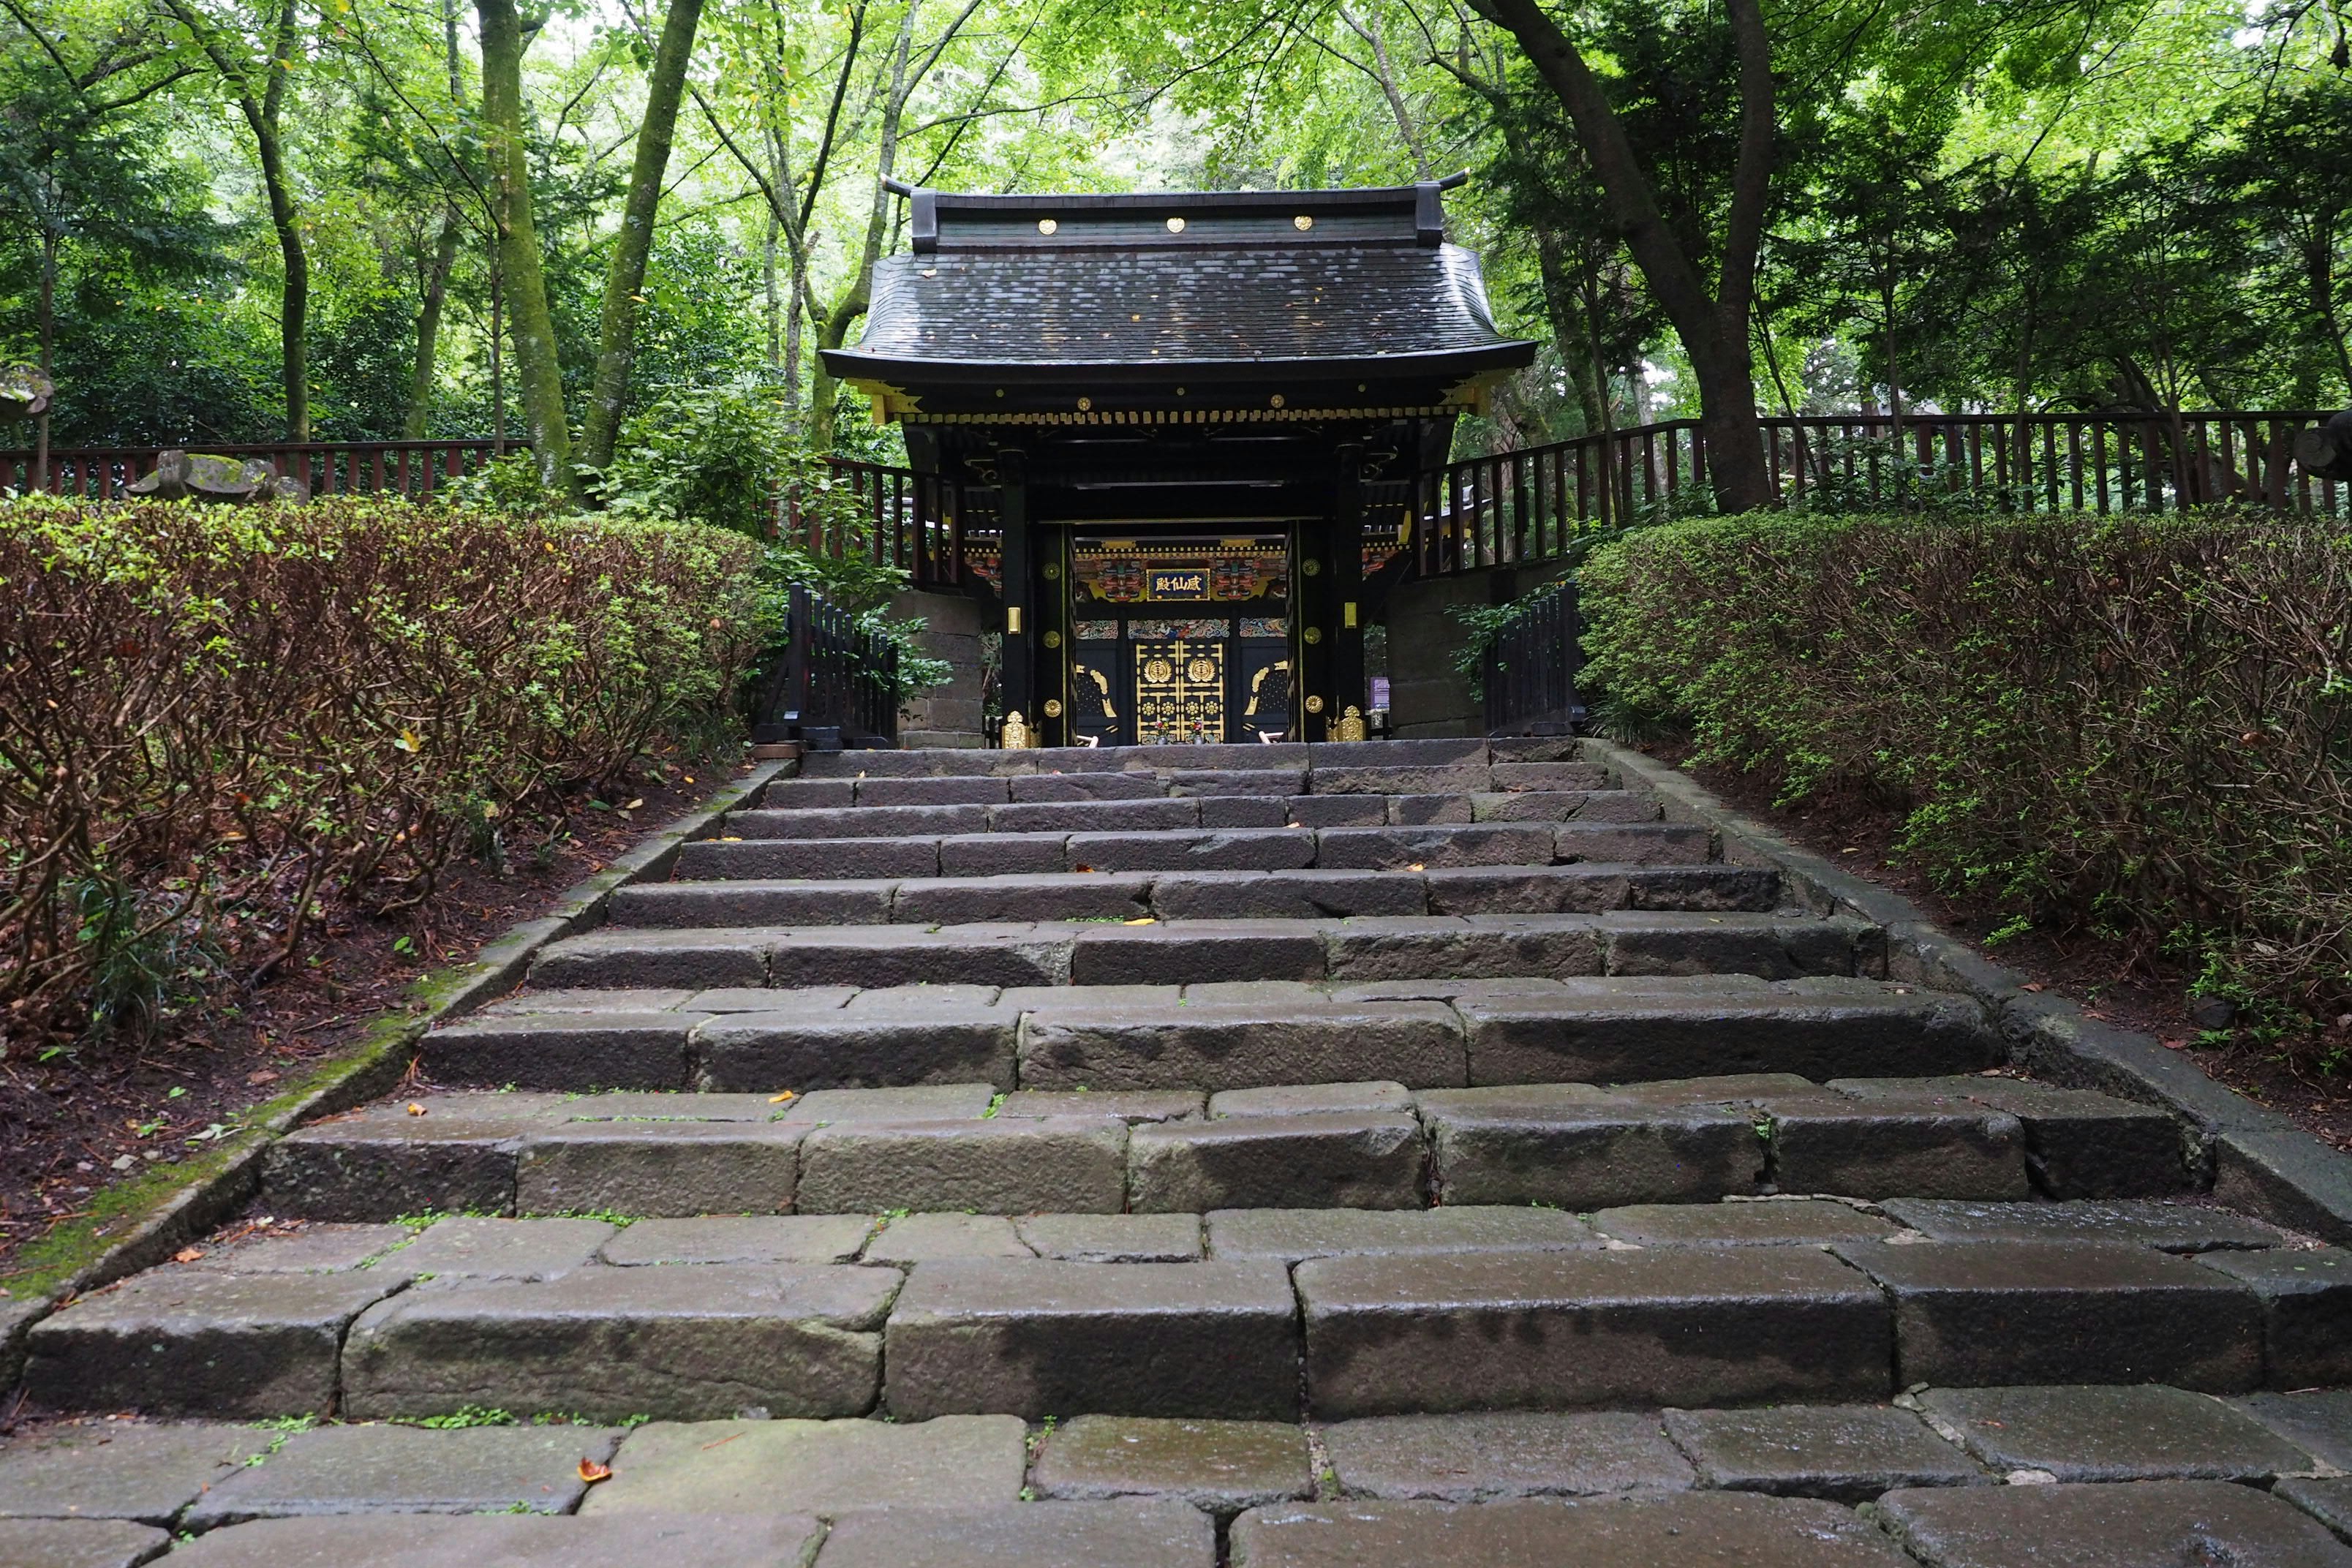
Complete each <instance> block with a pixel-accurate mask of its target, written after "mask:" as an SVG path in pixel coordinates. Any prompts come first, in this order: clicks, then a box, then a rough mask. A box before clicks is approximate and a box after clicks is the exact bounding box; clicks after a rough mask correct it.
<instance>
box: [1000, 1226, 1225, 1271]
mask: <svg viewBox="0 0 2352 1568" xmlns="http://www.w3.org/2000/svg"><path fill="white" fill-rule="evenodd" d="M1013 1228H1014V1229H1015V1230H1017V1231H1019V1232H1020V1235H1021V1239H1022V1240H1023V1241H1024V1242H1026V1243H1027V1244H1028V1246H1029V1248H1030V1250H1031V1251H1033V1252H1034V1253H1036V1255H1037V1256H1038V1257H1040V1258H1063V1259H1066V1260H1067V1261H1069V1262H1072V1263H1188V1262H1190V1261H1192V1259H1193V1258H1198V1257H1200V1256H1201V1216H1200V1215H1190V1214H1033V1215H1023V1216H1022V1217H1021V1218H1019V1219H1016V1220H1014V1221H1013Z"/></svg>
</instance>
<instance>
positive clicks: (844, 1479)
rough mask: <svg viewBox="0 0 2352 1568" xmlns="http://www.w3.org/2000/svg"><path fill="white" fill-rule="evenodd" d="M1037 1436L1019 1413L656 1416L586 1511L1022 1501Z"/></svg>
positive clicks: (632, 1438)
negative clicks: (904, 1419)
mask: <svg viewBox="0 0 2352 1568" xmlns="http://www.w3.org/2000/svg"><path fill="white" fill-rule="evenodd" d="M1027 1439H1028V1433H1027V1431H1026V1430H1025V1429H1024V1427H1023V1426H1022V1424H1021V1423H1020V1422H1019V1421H1017V1420H1015V1419H1014V1418H1013V1417H1012V1416H1010V1415H942V1416H940V1418H939V1419H937V1420H935V1421H920V1422H910V1423H904V1424H898V1425H893V1424H891V1423H888V1422H883V1421H725V1422H709V1421H698V1422H693V1423H690V1424H683V1425H681V1424H677V1423H672V1422H667V1421H657V1422H655V1423H653V1424H652V1425H650V1426H641V1427H639V1428H637V1430H635V1431H634V1432H632V1433H630V1434H629V1436H628V1441H627V1442H626V1443H625V1444H624V1445H623V1447H622V1449H621V1453H620V1457H619V1458H616V1459H615V1460H614V1463H613V1479H611V1480H609V1481H606V1482H605V1483H604V1485H602V1486H600V1487H598V1488H597V1489H595V1490H594V1491H593V1492H592V1493H591V1494H589V1498H588V1500H587V1502H586V1504H585V1505H584V1506H583V1508H582V1509H581V1510H580V1511H581V1512H582V1514H583V1515H584V1516H586V1517H588V1518H592V1519H593V1518H599V1517H609V1516H612V1515H616V1514H642V1513H654V1514H693V1513H715V1514H743V1513H751V1514H772V1513H814V1514H817V1515H820V1516H822V1517H824V1518H827V1519H834V1518H838V1517H840V1516H841V1515H843V1514H845V1513H848V1512H851V1511H852V1510H859V1509H871V1508H919V1509H968V1508H985V1507H988V1506H989V1505H991V1504H993V1503H1008V1502H1014V1501H1017V1500H1019V1498H1020V1495H1021V1478H1022V1470H1023V1468H1024V1465H1025V1463H1026V1460H1027Z"/></svg>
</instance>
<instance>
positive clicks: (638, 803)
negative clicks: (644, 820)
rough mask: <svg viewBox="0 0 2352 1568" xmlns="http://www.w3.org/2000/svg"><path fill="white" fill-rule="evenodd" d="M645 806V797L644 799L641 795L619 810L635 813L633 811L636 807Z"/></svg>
mask: <svg viewBox="0 0 2352 1568" xmlns="http://www.w3.org/2000/svg"><path fill="white" fill-rule="evenodd" d="M645 804H646V797H645V796H643V795H639V796H637V798H636V799H635V800H633V801H631V802H629V804H628V805H625V806H623V807H621V809H622V810H623V811H635V810H636V809H637V807H639V806H641V805H645Z"/></svg>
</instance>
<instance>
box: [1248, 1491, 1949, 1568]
mask: <svg viewBox="0 0 2352 1568" xmlns="http://www.w3.org/2000/svg"><path fill="white" fill-rule="evenodd" d="M1908 1561H1909V1560H1908V1559H1906V1558H1905V1557H1904V1556H1903V1554H1902V1553H1901V1552H1898V1551H1897V1550H1895V1546H1894V1544H1893V1543H1892V1542H1889V1541H1888V1540H1887V1539H1886V1537H1885V1536H1884V1535H1882V1534H1881V1533H1879V1531H1876V1530H1875V1529H1874V1528H1872V1526H1871V1525H1870V1524H1869V1523H1868V1521H1864V1520H1861V1519H1858V1518H1856V1517H1855V1516H1854V1514H1853V1511H1852V1510H1848V1509H1843V1508H1840V1507H1838V1506H1837V1505H1835V1504H1833V1503H1826V1502H1816V1501H1813V1500H1809V1499H1797V1498H1767V1497H1756V1496H1753V1495H1749V1494H1745V1493H1740V1492H1684V1493H1678V1494H1676V1495H1675V1496H1673V1497H1669V1498H1663V1499H1649V1498H1638V1499H1609V1500H1589V1501H1574V1500H1565V1499H1554V1498H1515V1499H1507V1500H1502V1501H1498V1502H1491V1503H1481V1504H1479V1505H1477V1506H1475V1507H1469V1508H1465V1507H1460V1506H1456V1505H1454V1504H1450V1503H1442V1502H1419V1501H1414V1502H1347V1503H1276V1504H1274V1505H1273V1506H1271V1507H1268V1508H1262V1509H1254V1510H1251V1511H1249V1512H1247V1513H1244V1515H1242V1516H1241V1518H1240V1519H1238V1520H1236V1521H1234V1532H1233V1563H1234V1568H1352V1565H1353V1564H1357V1563H1476V1564H1478V1568H1555V1565H1557V1564H1562V1563H1573V1564H1575V1565H1576V1568H1702V1565H1705V1568H1714V1565H1715V1564H1717V1563H1740V1564H1742V1568H1907V1564H1908Z"/></svg>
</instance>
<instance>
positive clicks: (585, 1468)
mask: <svg viewBox="0 0 2352 1568" xmlns="http://www.w3.org/2000/svg"><path fill="white" fill-rule="evenodd" d="M580 1479H582V1480H583V1481H586V1482H587V1483H588V1484H589V1485H590V1486H592V1487H593V1486H594V1485H595V1484H596V1483H597V1482H598V1481H609V1480H611V1479H613V1467H612V1466H610V1465H600V1464H598V1463H597V1462H596V1461H595V1460H593V1459H583V1460H581V1461H580Z"/></svg>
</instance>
